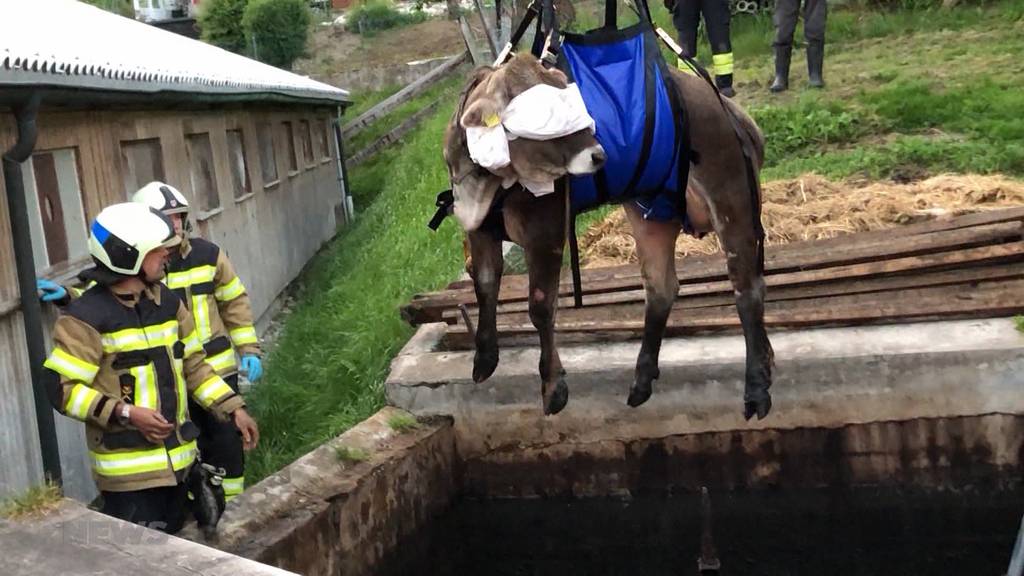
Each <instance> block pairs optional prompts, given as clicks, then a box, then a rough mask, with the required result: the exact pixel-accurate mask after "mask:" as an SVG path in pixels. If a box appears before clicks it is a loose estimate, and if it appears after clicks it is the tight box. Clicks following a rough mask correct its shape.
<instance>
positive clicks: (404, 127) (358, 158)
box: [345, 98, 442, 168]
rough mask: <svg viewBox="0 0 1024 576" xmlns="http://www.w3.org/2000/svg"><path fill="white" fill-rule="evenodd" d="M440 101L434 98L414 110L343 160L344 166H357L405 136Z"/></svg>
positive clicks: (431, 111) (437, 105)
mask: <svg viewBox="0 0 1024 576" xmlns="http://www.w3.org/2000/svg"><path fill="white" fill-rule="evenodd" d="M441 101H442V99H440V98H439V99H437V100H434V101H433V102H431V103H430V104H428V105H427V106H426V107H424V108H423V109H422V110H420V111H419V112H416V113H415V114H413V115H412V116H410V117H408V118H406V119H405V121H404V122H402V123H401V124H399V125H398V126H397V127H396V128H395V129H393V130H392V131H390V132H388V133H387V134H385V135H383V136H381V137H380V138H378V139H377V140H375V141H374V142H373V144H370V145H369V146H367V147H366V148H363V149H362V150H360V151H358V152H356V153H355V154H353V155H351V156H350V157H349V158H348V159H346V160H345V167H346V168H352V167H354V166H358V165H359V164H362V163H363V162H365V161H367V160H369V159H370V158H371V157H373V156H374V155H375V154H377V153H378V152H380V151H381V150H383V149H384V148H387V147H388V146H390V145H392V144H394V143H395V142H397V141H398V139H399V138H401V137H402V136H405V135H406V134H408V133H409V132H411V131H412V130H413V129H414V128H416V127H417V126H419V125H420V123H421V122H423V120H424V119H426V118H427V116H430V115H431V114H433V113H434V112H435V111H436V110H437V109H438V107H439V106H440V105H441Z"/></svg>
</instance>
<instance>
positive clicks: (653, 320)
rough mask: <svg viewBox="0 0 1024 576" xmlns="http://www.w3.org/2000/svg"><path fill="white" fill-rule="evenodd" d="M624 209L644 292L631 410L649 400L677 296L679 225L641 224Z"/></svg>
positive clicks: (631, 207) (630, 207) (631, 209)
mask: <svg viewBox="0 0 1024 576" xmlns="http://www.w3.org/2000/svg"><path fill="white" fill-rule="evenodd" d="M624 209H625V210H626V217H627V218H628V219H629V223H630V226H632V228H633V237H634V238H635V239H636V252H637V257H638V258H639V259H640V270H641V272H642V274H643V279H644V290H645V292H646V303H645V306H644V335H643V340H642V341H641V343H640V354H639V356H637V359H636V372H635V374H634V379H633V385H632V386H631V387H630V389H629V398H628V399H627V400H626V403H627V404H629V405H630V406H632V407H634V408H635V407H637V406H639V405H641V404H643V403H644V402H646V401H647V399H648V398H650V397H651V393H652V392H653V384H654V381H655V380H657V379H658V376H660V371H659V370H658V354H659V353H660V352H661V341H662V339H663V337H664V336H665V325H666V324H667V323H668V317H669V314H670V313H671V312H672V305H673V304H675V301H676V295H677V294H678V293H679V279H678V278H677V277H676V260H675V246H676V237H678V236H679V223H678V222H655V221H650V220H644V218H643V216H641V214H640V211H639V209H638V208H637V206H636V205H635V204H632V203H630V204H626V205H625V207H624Z"/></svg>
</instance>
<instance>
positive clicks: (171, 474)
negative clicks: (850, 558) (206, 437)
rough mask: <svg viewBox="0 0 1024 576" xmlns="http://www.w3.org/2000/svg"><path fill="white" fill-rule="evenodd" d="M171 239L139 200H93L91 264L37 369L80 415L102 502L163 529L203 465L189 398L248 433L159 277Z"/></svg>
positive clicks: (63, 404)
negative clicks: (99, 207)
mask: <svg viewBox="0 0 1024 576" xmlns="http://www.w3.org/2000/svg"><path fill="white" fill-rule="evenodd" d="M180 243H181V238H180V237H179V236H178V235H176V234H175V233H174V227H173V225H172V224H171V222H170V220H169V219H168V218H167V217H166V216H164V215H163V214H161V213H159V212H158V211H156V210H153V209H151V208H148V207H147V206H144V205H142V204H139V203H135V202H126V203H121V204H115V205H112V206H109V207H107V208H105V209H104V210H103V211H102V212H100V213H99V215H98V216H97V217H96V219H95V220H94V221H93V222H92V225H91V227H90V234H89V253H90V255H91V256H92V259H93V262H94V266H93V267H92V268H90V269H88V270H86V271H85V272H83V273H82V275H81V277H82V278H83V279H85V280H88V281H90V283H91V287H90V288H88V289H87V290H86V291H85V292H84V293H82V294H81V295H80V296H79V297H78V298H75V299H74V300H72V301H71V302H70V303H69V304H68V305H67V306H66V307H65V308H64V309H63V310H62V313H61V315H60V316H59V317H58V319H57V322H56V324H55V326H54V329H53V348H52V352H51V353H50V355H49V357H48V358H47V359H46V361H45V363H44V365H43V371H42V380H43V384H44V386H45V388H46V390H47V393H48V396H49V399H50V402H51V403H52V404H53V406H54V407H55V408H56V409H57V411H58V412H60V413H61V414H63V415H65V416H68V417H70V418H74V419H76V420H80V421H82V422H84V423H85V425H86V434H85V436H86V444H87V446H88V451H89V458H90V460H91V461H92V470H93V477H94V479H95V481H96V486H97V488H98V489H99V490H100V492H101V494H102V496H103V507H102V512H104V513H105V514H108V515H111V516H114V517H117V518H121V519H123V520H127V521H130V522H135V523H140V524H144V525H147V526H149V527H151V528H155V529H158V530H162V531H165V532H168V533H172V534H173V533H175V532H177V531H178V530H180V529H181V526H182V524H183V523H184V520H185V512H186V510H187V509H188V504H187V493H188V486H189V485H190V484H192V482H193V479H194V478H195V477H196V475H198V474H199V472H200V471H201V470H202V467H201V466H198V465H197V460H198V455H199V449H198V446H197V442H196V439H197V438H198V436H199V429H198V427H197V426H196V425H195V424H193V422H192V420H191V417H192V416H194V415H195V414H193V413H191V412H190V410H189V403H188V400H189V398H191V399H192V400H194V401H195V402H196V404H197V405H198V406H199V412H202V413H203V414H207V413H209V414H211V415H212V416H213V417H215V418H217V419H219V420H222V421H231V422H233V426H235V427H237V429H238V430H240V431H241V433H242V435H243V438H244V439H245V445H246V448H252V447H254V446H255V445H256V444H257V442H258V441H259V429H258V427H257V425H256V422H255V421H253V419H252V418H251V417H250V416H249V414H248V413H247V412H246V410H245V402H244V400H243V399H242V397H241V396H240V395H239V394H238V393H236V392H235V391H234V390H232V389H231V387H230V386H228V384H227V383H226V382H224V380H223V379H222V378H221V377H220V376H218V375H217V373H216V372H215V371H214V370H213V368H212V367H211V366H210V364H209V363H207V362H206V353H205V351H204V350H203V346H202V344H201V343H200V341H199V336H198V333H197V330H196V327H195V325H194V322H193V320H192V315H191V314H190V313H189V311H188V310H187V309H186V308H185V305H184V304H183V303H182V302H181V300H180V299H179V298H178V296H177V295H176V294H174V292H172V291H171V290H170V289H169V288H167V287H166V286H164V285H163V284H162V283H161V282H160V280H161V278H163V276H164V266H165V265H166V261H167V258H168V253H169V250H171V249H175V248H177V247H178V245H179V244H180ZM204 478H205V476H204ZM192 485H194V484H192Z"/></svg>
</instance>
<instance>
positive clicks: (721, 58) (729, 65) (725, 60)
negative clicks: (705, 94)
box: [711, 52, 733, 76]
mask: <svg viewBox="0 0 1024 576" xmlns="http://www.w3.org/2000/svg"><path fill="white" fill-rule="evenodd" d="M711 61H712V63H713V64H714V67H715V76H724V75H726V74H732V71H733V57H732V52H726V53H725V54H714V55H712V56H711Z"/></svg>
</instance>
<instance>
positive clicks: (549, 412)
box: [544, 378, 569, 416]
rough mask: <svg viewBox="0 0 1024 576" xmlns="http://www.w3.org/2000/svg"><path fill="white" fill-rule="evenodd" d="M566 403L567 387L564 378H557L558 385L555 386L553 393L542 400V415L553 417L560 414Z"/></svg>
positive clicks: (567, 400)
mask: <svg viewBox="0 0 1024 576" xmlns="http://www.w3.org/2000/svg"><path fill="white" fill-rule="evenodd" d="M568 403H569V386H567V385H566V383H565V379H564V378H559V379H558V384H555V390H554V392H552V393H551V394H550V395H549V396H548V397H547V398H545V399H544V415H545V416H554V415H555V414H558V413H559V412H561V411H562V409H563V408H565V405H566V404H568Z"/></svg>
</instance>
